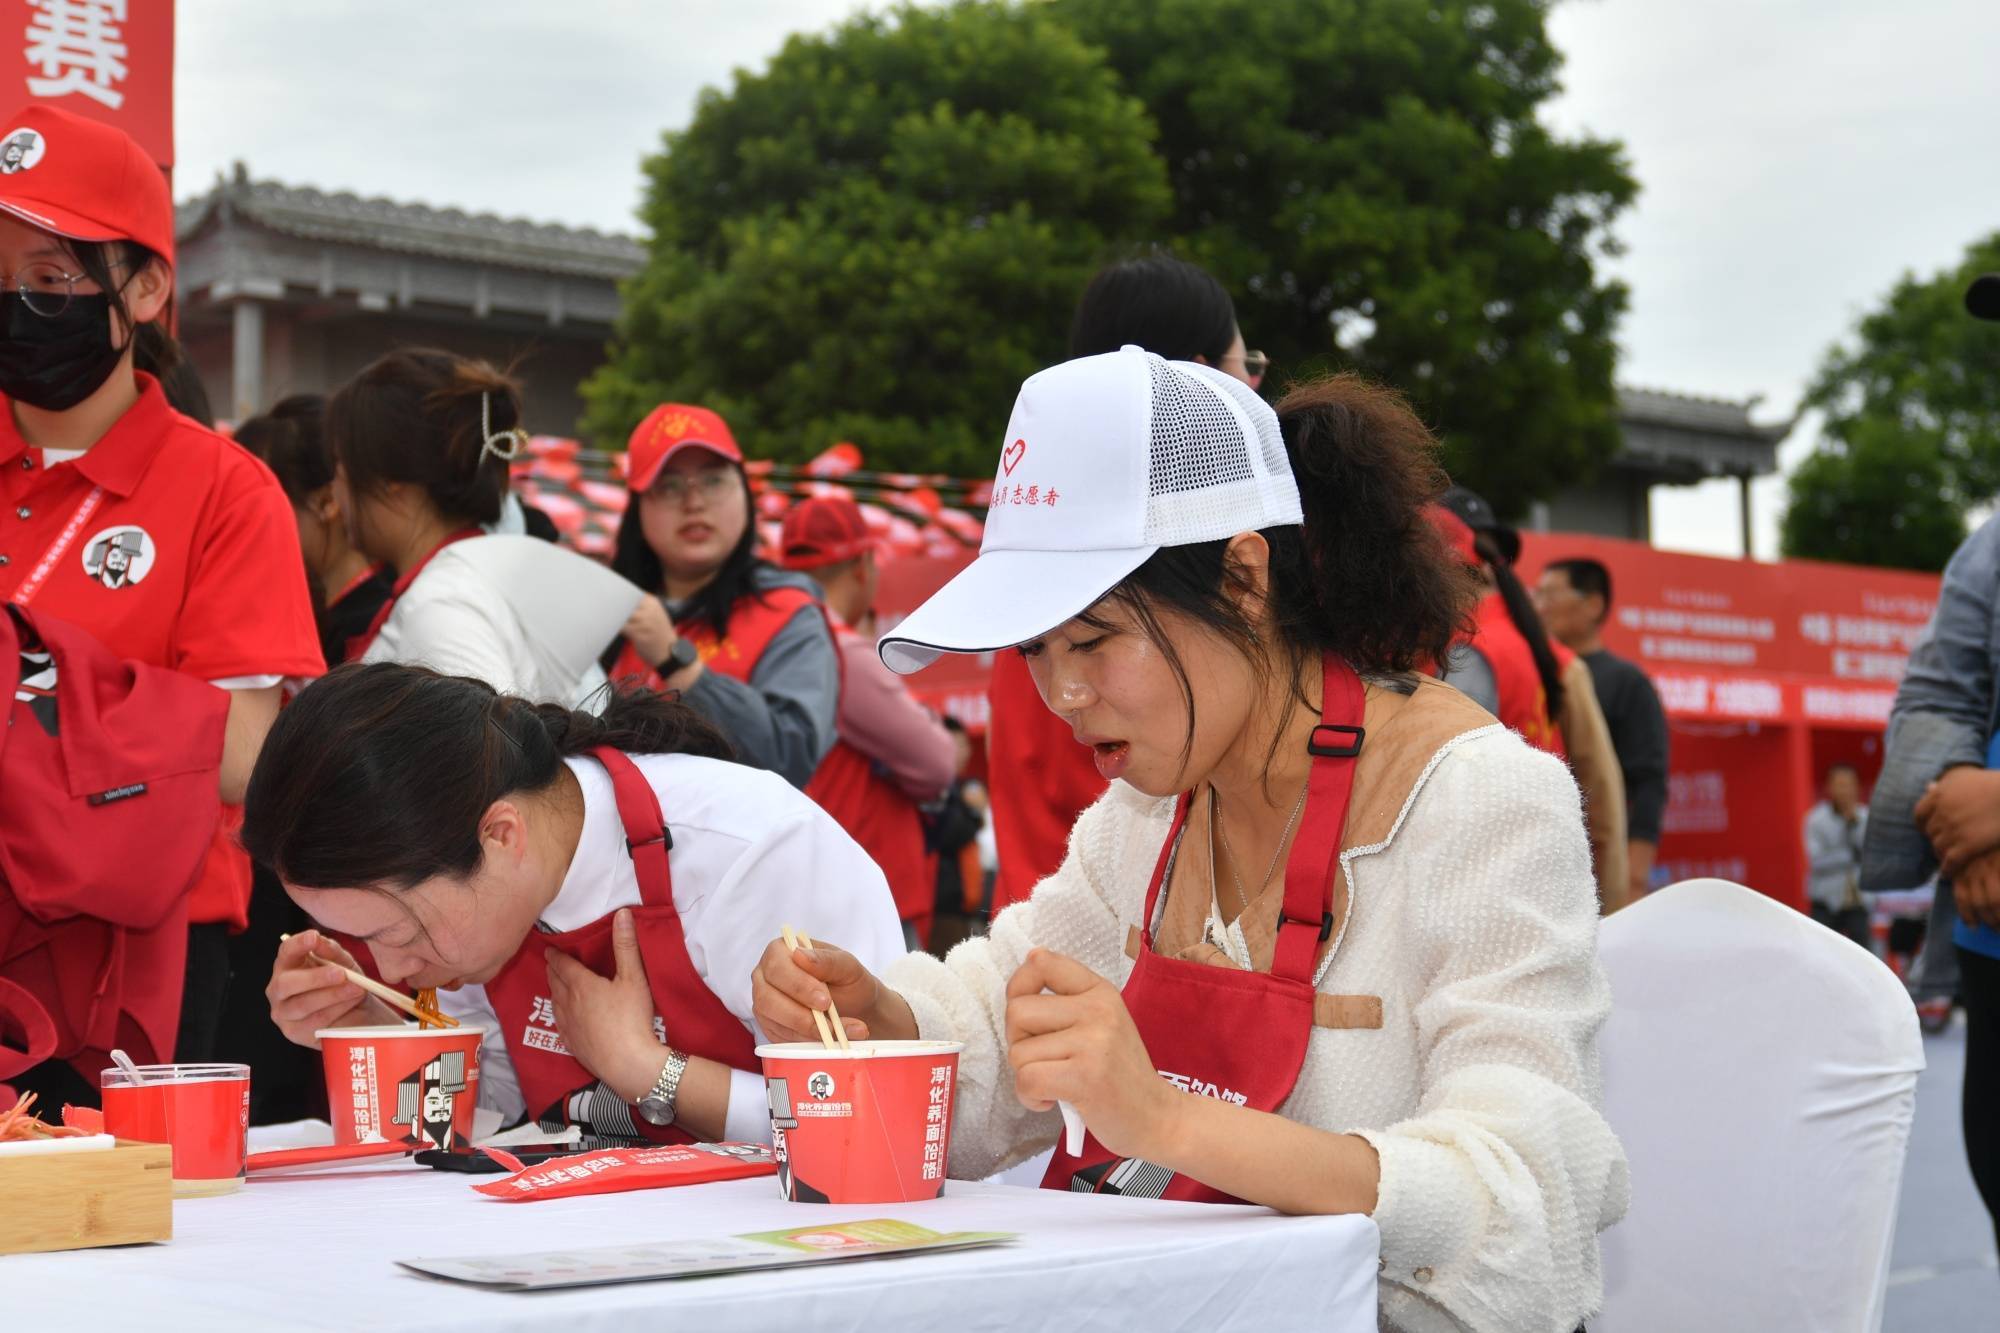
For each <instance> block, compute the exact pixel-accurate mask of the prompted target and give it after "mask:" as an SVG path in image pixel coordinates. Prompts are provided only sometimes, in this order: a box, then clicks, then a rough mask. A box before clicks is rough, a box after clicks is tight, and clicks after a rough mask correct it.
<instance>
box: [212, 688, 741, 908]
mask: <svg viewBox="0 0 2000 1333" xmlns="http://www.w3.org/2000/svg"><path fill="white" fill-rule="evenodd" d="M600 745H603V746H609V747H611V748H612V749H616V750H624V751H627V752H629V753H634V754H693V755H701V756H704V757H707V758H715V759H726V758H728V757H729V743H728V742H727V741H726V740H724V739H723V736H722V733H721V732H719V731H717V730H716V729H715V727H714V725H713V724H711V723H709V722H708V721H707V720H706V719H704V718H702V717H701V715H700V714H698V713H696V712H695V711H694V710H693V709H692V708H689V707H688V706H687V705H686V704H683V703H681V702H680V701H678V700H675V699H668V698H666V697H663V696H661V695H658V694H652V693H649V692H646V691H632V692H612V693H611V694H610V695H609V697H608V698H607V699H606V700H605V707H604V711H603V713H602V714H601V715H598V716H594V717H593V716H591V715H590V714H587V713H578V712H572V711H571V710H570V709H567V708H564V707H562V706H560V705H556V704H534V703H530V702H528V701H527V700H525V699H517V698H514V697H512V696H510V695H503V694H498V693H496V692H495V691H494V690H493V688H492V687H491V686H490V685H487V684H485V683H484V682H483V681H477V680H472V679H469V678H467V677H464V676H444V675H440V674H438V673H437V672H435V671H429V670H426V669H424V668H422V667H411V666H401V665H398V664H396V663H391V662H378V663H374V664H371V665H367V666H360V665H349V666H344V667H341V668H339V669H338V670H336V671H333V672H331V673H329V674H328V675H327V676H326V677H325V678H324V679H322V680H320V681H317V682H315V683H314V684H313V685H311V686H310V687H308V688H307V689H305V690H304V691H302V692H301V693H300V694H299V696H298V697H297V698H296V699H295V700H293V702H292V704H291V706H290V707H288V708H286V709H284V710H283V711H282V712H280V713H279V714H278V720H277V721H276V722H275V723H274V724H273V725H272V727H271V732H270V735H269V736H268V737H267V738H266V740H265V742H264V748H263V750H262V752H261V753H260V754H259V755H258V757H257V766H256V768H255V769H254V770H253V771H252V773H251V775H250V786H249V790H248V792H247V793H246V794H245V796H244V801H243V832H242V841H243V846H244V849H245V850H246V851H248V852H249V853H250V856H251V857H252V859H254V860H256V861H257V862H258V863H259V864H262V865H265V866H268V867H269V868H270V869H271V870H273V871H275V872H276V873H277V874H278V876H279V877H280V878H281V879H283V880H284V881H285V882H286V883H288V884H291V885H294V886H297V887H300V888H324V889H330V888H364V887H375V888H381V887H385V886H386V887H393V888H397V889H406V888H409V887H410V886H412V885H414V884H419V883H421V882H423V881H424V880H427V879H430V878H432V877H433V876H438V875H444V876H448V877H451V878H456V879H463V878H465V877H466V876H468V875H470V874H472V873H473V871H474V870H476V869H477V868H478V866H479V863H480V858H481V852H480V846H479V824H480V820H481V819H482V818H483V817H484V816H485V813H486V811H487V809H488V807H490V806H491V805H492V804H493V802H495V801H497V800H499V799H500V798H502V797H503V796H507V795H509V794H510V793H535V792H541V791H545V790H547V789H548V788H549V787H551V786H553V785H554V784H555V782H556V781H557V779H558V777H559V775H560V772H561V768H562V763H563V760H564V759H565V758H568V757H570V756H573V755H580V754H584V753H586V752H588V751H589V750H591V749H593V748H595V747H597V746H600Z"/></svg>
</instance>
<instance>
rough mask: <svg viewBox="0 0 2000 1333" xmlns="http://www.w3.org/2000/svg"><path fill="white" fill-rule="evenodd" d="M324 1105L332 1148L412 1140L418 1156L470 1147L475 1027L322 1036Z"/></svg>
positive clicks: (389, 1028)
mask: <svg viewBox="0 0 2000 1333" xmlns="http://www.w3.org/2000/svg"><path fill="white" fill-rule="evenodd" d="M313 1035H314V1036H315V1037H317V1038H318V1039H319V1050H320V1059H321V1060H322V1061H323V1062H324V1063H325V1066H326V1103H327V1110H328V1114H329V1118H330V1119H331V1120H332V1121H333V1141H334V1142H335V1143H383V1142H391V1141H394V1140H398V1139H414V1140H416V1141H417V1145H418V1146H419V1147H421V1148H451V1147H454V1146H459V1145H463V1144H469V1143H470V1142H471V1141H472V1113H473V1110H474V1109H475V1108H476V1107H477V1106H478V1104H479V1042H480V1038H481V1037H482V1036H483V1035H484V1034H483V1033H482V1032H481V1031H480V1030H479V1029H478V1028H476V1027H460V1028H422V1027H418V1026H417V1025H416V1024H415V1023H395V1024H387V1025H384V1026H382V1027H356V1028H322V1029H321V1030H320V1031H318V1032H315V1033H314V1034H313Z"/></svg>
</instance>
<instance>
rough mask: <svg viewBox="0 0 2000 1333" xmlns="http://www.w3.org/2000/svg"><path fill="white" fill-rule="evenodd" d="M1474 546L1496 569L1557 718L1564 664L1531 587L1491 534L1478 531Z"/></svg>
mask: <svg viewBox="0 0 2000 1333" xmlns="http://www.w3.org/2000/svg"><path fill="white" fill-rule="evenodd" d="M1472 549H1473V550H1474V551H1476V552H1478V554H1479V559H1480V561H1481V562H1482V563H1483V564H1485V566H1486V567H1487V568H1488V569H1489V570H1491V571H1492V572H1493V586H1494V587H1495V588H1497V589H1498V590H1499V592H1500V601H1501V603H1502V604H1503V605H1504V606H1506V608H1507V618H1508V619H1509V620H1511V621H1513V622H1514V628H1515V629H1517V630H1519V631H1520V633H1521V637H1522V638H1524V639H1526V640H1527V641H1528V653H1529V655H1530V656H1532V657H1533V658H1534V659H1535V674H1536V675H1538V676H1540V677H1541V678H1542V693H1543V694H1544V695H1545V696H1546V698H1547V704H1548V712H1549V718H1550V720H1551V721H1553V720H1554V719H1556V718H1557V717H1560V716H1561V715H1562V706H1563V684H1562V667H1561V666H1560V665H1559V664H1558V663H1557V662H1556V650H1555V649H1554V648H1552V647H1550V646H1549V632H1548V630H1547V629H1546V628H1544V627H1543V625H1542V617H1541V615H1540V613H1538V612H1537V611H1536V610H1535V603H1534V601H1533V599H1531V598H1530V597H1529V596H1528V590H1527V589H1526V588H1524V587H1522V586H1521V578H1520V575H1518V574H1516V573H1515V572H1514V566H1513V564H1512V563H1511V562H1510V561H1509V560H1508V559H1507V557H1506V555H1505V553H1503V552H1502V551H1501V550H1500V545H1499V543H1498V542H1495V541H1494V540H1493V535H1492V534H1491V533H1488V532H1474V533H1473V534H1472Z"/></svg>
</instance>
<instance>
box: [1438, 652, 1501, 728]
mask: <svg viewBox="0 0 2000 1333" xmlns="http://www.w3.org/2000/svg"><path fill="white" fill-rule="evenodd" d="M1444 683H1445V684H1447V685H1452V686H1456V687H1457V689H1458V691H1459V693H1461V694H1463V695H1464V696H1465V697H1466V698H1468V699H1470V700H1472V702H1474V703H1476V704H1478V705H1479V706H1480V707H1481V708H1484V709H1485V710H1486V711H1487V712H1489V713H1491V714H1493V715H1494V716H1495V717H1498V716H1500V682H1499V680H1498V679H1496V678H1495V677H1494V675H1493V667H1492V665H1491V664H1490V663H1488V662H1487V660H1486V654H1484V653H1482V652H1480V651H1479V650H1478V649H1477V648H1474V647H1473V646H1472V645H1471V644H1469V643H1461V644H1460V645H1458V647H1456V648H1454V649H1452V650H1451V657H1450V658H1449V659H1447V660H1446V662H1445V671H1444Z"/></svg>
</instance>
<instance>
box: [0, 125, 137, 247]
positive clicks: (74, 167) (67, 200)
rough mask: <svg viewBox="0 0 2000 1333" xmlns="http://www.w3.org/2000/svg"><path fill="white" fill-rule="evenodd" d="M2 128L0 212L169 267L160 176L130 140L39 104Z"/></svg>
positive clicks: (110, 128)
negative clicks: (131, 244)
mask: <svg viewBox="0 0 2000 1333" xmlns="http://www.w3.org/2000/svg"><path fill="white" fill-rule="evenodd" d="M0 124H4V125H5V127H6V128H5V131H4V133H0V210H5V211H6V212H8V213H11V214H13V215H14V216H15V217H17V218H19V219H21V221H23V222H25V223H27V224H28V225H29V226H32V227H40V228H41V229H42V230H44V231H52V232H54V233H55V234H56V235H58V236H61V237H64V238H66V239H68V240H72V241H137V242H138V243H139V244H140V245H143V246H145V247H146V248H147V249H148V250H151V251H152V252H153V253H154V254H156V255H159V256H160V257H161V258H162V259H164V260H166V261H167V262H168V263H169V264H171V263H173V259H174V201H173V195H172V194H171V193H170V192H169V191H168V189H167V177H166V173H164V172H162V171H161V170H160V168H159V164H158V163H156V162H154V161H153V159H152V158H151V157H149V156H148V155H147V153H146V150H145V149H143V148H141V147H139V145H138V144H137V143H136V142H135V141H134V140H133V138H132V136H131V135H129V134H127V133H125V131H123V130H121V129H118V128H116V127H115V126H111V125H106V124H105V123H104V122H103V121H101V120H91V119H89V118H88V117H86V116H79V115H76V114H74V113H72V112H68V111H62V110H59V109H57V108H55V107H52V106H49V105H48V104H46V103H43V102H30V103H29V104H28V105H26V106H24V107H22V108H21V109H20V110H19V111H16V112H15V113H14V114H13V115H12V116H10V117H8V118H7V120H6V121H4V122H0Z"/></svg>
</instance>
